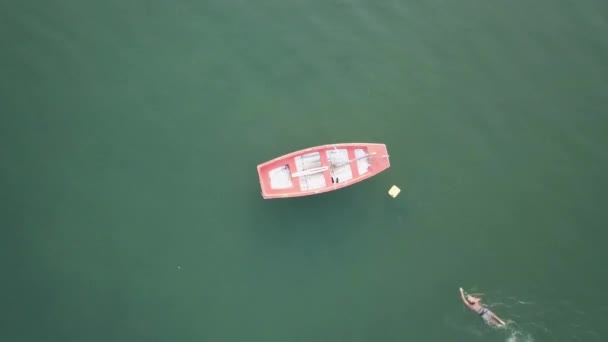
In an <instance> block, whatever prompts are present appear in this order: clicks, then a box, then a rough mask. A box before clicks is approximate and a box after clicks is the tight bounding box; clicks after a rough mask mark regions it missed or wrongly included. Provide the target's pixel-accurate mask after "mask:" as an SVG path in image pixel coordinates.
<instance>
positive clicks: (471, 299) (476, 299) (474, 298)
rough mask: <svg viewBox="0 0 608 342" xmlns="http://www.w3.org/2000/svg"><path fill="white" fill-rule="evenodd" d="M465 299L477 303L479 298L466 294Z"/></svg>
mask: <svg viewBox="0 0 608 342" xmlns="http://www.w3.org/2000/svg"><path fill="white" fill-rule="evenodd" d="M467 300H468V301H469V303H477V302H478V301H479V298H477V297H473V296H471V295H467Z"/></svg>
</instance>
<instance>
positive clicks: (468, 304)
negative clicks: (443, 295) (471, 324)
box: [460, 287, 471, 306]
mask: <svg viewBox="0 0 608 342" xmlns="http://www.w3.org/2000/svg"><path fill="white" fill-rule="evenodd" d="M460 298H462V301H463V302H464V303H465V304H466V305H467V306H470V305H471V303H469V301H468V300H467V298H466V297H465V296H464V290H463V289H462V287H461V288H460Z"/></svg>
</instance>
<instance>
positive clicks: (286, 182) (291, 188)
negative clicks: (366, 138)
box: [258, 143, 390, 199]
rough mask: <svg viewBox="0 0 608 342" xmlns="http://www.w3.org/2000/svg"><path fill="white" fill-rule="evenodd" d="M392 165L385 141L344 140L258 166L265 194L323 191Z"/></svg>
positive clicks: (352, 181) (292, 194) (301, 193)
mask: <svg viewBox="0 0 608 342" xmlns="http://www.w3.org/2000/svg"><path fill="white" fill-rule="evenodd" d="M389 167H390V162H389V156H388V152H387V150H386V145H385V144H374V143H343V144H329V145H322V146H316V147H311V148H307V149H303V150H299V151H295V152H292V153H289V154H286V155H283V156H280V157H278V158H275V159H272V160H270V161H267V162H265V163H263V164H260V165H258V176H259V178H260V186H261V187H262V197H264V198H266V199H268V198H287V197H299V196H309V195H315V194H320V193H323V192H328V191H333V190H337V189H341V188H344V187H346V186H349V185H352V184H355V183H358V182H360V181H363V180H365V179H367V178H370V177H372V176H374V175H377V174H378V173H380V172H382V171H384V170H386V169H388V168H389Z"/></svg>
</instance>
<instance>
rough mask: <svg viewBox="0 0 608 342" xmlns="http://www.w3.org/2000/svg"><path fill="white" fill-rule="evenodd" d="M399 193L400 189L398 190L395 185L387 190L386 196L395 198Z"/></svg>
mask: <svg viewBox="0 0 608 342" xmlns="http://www.w3.org/2000/svg"><path fill="white" fill-rule="evenodd" d="M400 192H401V189H399V188H398V187H397V186H396V185H393V186H392V187H391V188H390V189H389V190H388V194H389V195H390V196H391V197H392V198H395V197H397V195H399V193H400Z"/></svg>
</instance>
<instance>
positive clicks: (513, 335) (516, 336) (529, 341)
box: [505, 329, 534, 342]
mask: <svg viewBox="0 0 608 342" xmlns="http://www.w3.org/2000/svg"><path fill="white" fill-rule="evenodd" d="M505 341H506V342H534V338H533V337H532V335H530V334H527V333H524V332H522V331H519V330H515V329H512V330H511V331H510V332H509V336H508V337H507V339H506V340H505Z"/></svg>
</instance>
